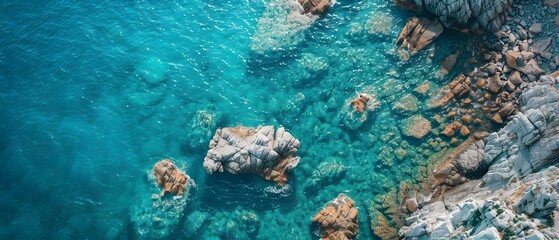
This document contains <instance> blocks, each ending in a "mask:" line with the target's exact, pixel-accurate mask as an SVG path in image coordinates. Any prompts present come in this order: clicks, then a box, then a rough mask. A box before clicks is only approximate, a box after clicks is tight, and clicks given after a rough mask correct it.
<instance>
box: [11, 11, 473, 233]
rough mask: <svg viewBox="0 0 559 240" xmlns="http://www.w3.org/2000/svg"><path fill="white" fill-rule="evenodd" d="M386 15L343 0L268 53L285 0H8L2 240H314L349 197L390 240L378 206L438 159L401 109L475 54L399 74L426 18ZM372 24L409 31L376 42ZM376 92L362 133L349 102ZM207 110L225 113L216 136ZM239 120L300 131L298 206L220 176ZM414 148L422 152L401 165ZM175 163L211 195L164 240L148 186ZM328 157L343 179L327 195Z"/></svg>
mask: <svg viewBox="0 0 559 240" xmlns="http://www.w3.org/2000/svg"><path fill="white" fill-rule="evenodd" d="M274 2H276V3H277V2H281V1H277V0H274ZM387 2H388V1H384V0H375V1H338V3H337V4H336V5H335V6H334V7H333V8H332V9H331V11H330V12H328V13H327V14H326V15H325V16H323V17H322V18H320V19H319V20H317V21H316V22H315V23H314V24H313V25H311V26H310V27H308V28H307V29H304V30H302V31H300V32H298V33H296V34H298V35H297V36H296V37H293V38H288V40H285V41H287V42H284V43H285V46H282V47H281V49H276V50H271V51H265V52H264V53H263V54H261V53H258V52H256V51H254V46H255V44H259V42H258V41H260V40H261V39H259V38H258V37H259V36H262V35H266V34H263V33H262V32H261V29H260V28H259V27H258V26H261V25H262V24H266V23H264V22H262V21H259V19H262V16H263V14H264V15H265V14H266V13H268V14H271V15H270V16H272V17H277V18H281V17H282V15H281V13H278V12H275V10H274V9H276V10H277V8H276V7H270V5H269V4H270V1H268V0H266V1H241V2H239V1H215V0H210V1H184V2H183V1H167V2H165V3H154V2H146V1H124V2H119V1H103V2H83V1H82V2H76V1H64V0H57V1H52V2H40V1H31V2H26V1H4V2H2V3H0V99H1V102H2V105H1V108H0V117H1V119H2V121H0V131H2V134H1V137H0V157H1V160H2V164H3V166H2V167H1V168H0V211H1V212H2V214H1V215H0V238H1V239H70V238H73V239H75V238H78V239H84V238H89V239H137V238H152V237H154V236H158V237H163V238H172V237H174V238H189V239H208V238H222V239H245V238H256V239H271V238H283V239H311V238H316V236H315V234H314V233H313V231H314V229H313V227H312V226H311V221H310V218H311V217H312V216H313V215H314V214H315V213H316V212H318V211H319V210H320V208H321V207H322V206H323V205H324V204H325V203H327V202H328V201H330V200H331V199H333V198H335V197H336V196H337V195H338V194H339V193H341V192H344V193H346V194H347V195H348V196H350V197H351V198H353V199H354V200H355V201H356V203H357V205H358V207H359V209H360V213H359V219H360V226H359V231H360V232H359V238H361V239H368V238H372V237H374V236H373V233H372V232H371V230H370V227H369V216H368V209H369V208H370V207H371V204H374V203H373V202H372V200H373V199H374V198H375V197H376V196H378V195H379V194H382V193H386V192H387V191H388V190H390V189H392V188H395V187H397V186H398V183H399V182H400V181H401V180H405V179H410V178H413V177H414V175H415V174H416V173H417V167H418V166H420V165H422V164H425V161H426V157H427V156H424V155H422V154H415V152H421V151H422V150H420V149H419V148H420V147H421V144H422V142H420V141H417V140H413V139H408V138H406V137H404V136H401V134H400V133H399V129H398V126H399V125H400V123H401V121H402V119H403V117H401V116H397V115H395V114H393V112H392V111H391V108H392V105H393V104H394V102H395V101H397V100H398V99H400V98H401V97H402V96H404V95H406V94H409V93H412V92H413V88H415V87H416V86H417V85H419V84H420V83H422V82H423V81H425V80H429V81H431V82H432V84H433V85H432V87H431V89H435V88H436V87H437V86H441V85H443V84H444V83H445V82H447V81H448V77H447V78H445V79H442V80H438V79H437V78H436V77H435V72H436V71H438V69H439V67H438V66H437V65H438V64H436V63H438V62H440V60H441V59H442V58H443V57H444V56H445V55H447V54H448V53H451V52H454V50H455V49H457V48H462V47H461V45H462V44H463V42H462V41H463V40H462V39H461V38H462V36H459V35H457V34H456V33H452V34H443V35H442V36H441V38H440V39H439V40H438V41H437V43H436V44H435V45H433V47H432V48H436V50H437V54H436V56H435V58H434V59H433V63H430V62H428V61H425V59H426V56H427V54H428V52H429V51H428V50H426V51H424V52H422V53H421V54H419V56H415V57H413V58H412V60H411V61H410V62H407V63H402V62H400V61H399V58H398V56H397V54H396V51H395V47H394V42H395V39H396V37H397V34H398V32H399V30H401V28H402V27H403V25H404V24H405V21H406V19H407V17H409V16H410V15H409V14H410V13H407V12H404V11H402V10H399V9H396V8H394V7H393V6H391V5H390V4H388V3H387ZM280 12H281V11H280ZM372 16H383V17H385V18H388V20H385V21H386V22H388V23H390V24H391V25H392V27H391V28H388V30H387V32H385V34H378V33H373V34H370V33H368V26H369V25H368V23H367V22H368V21H370V20H369V19H370V18H371V17H372ZM390 18H391V19H390ZM280 23H281V22H280ZM390 24H389V25H390ZM277 25H281V24H277V23H276V24H275V25H274V24H271V25H269V26H271V27H272V28H271V29H272V30H273V29H275V28H276V27H275V26H277ZM268 30H269V29H268ZM259 31H260V32H259ZM259 34H260V35H259ZM272 35H274V34H272ZM290 41H292V42H290ZM251 47H252V48H253V49H251ZM365 89H368V91H371V92H374V93H375V94H376V95H377V98H378V99H379V101H380V102H381V107H380V108H379V109H377V110H376V111H375V112H374V114H372V115H370V116H369V119H367V121H366V122H365V124H363V125H362V126H361V127H360V128H358V129H355V128H354V127H351V126H349V125H348V124H347V122H346V120H345V117H344V107H346V104H347V101H348V100H349V99H351V98H353V97H354V96H355V95H356V93H357V92H361V91H363V90H365ZM425 99H426V98H420V102H421V104H422V105H421V106H420V108H421V109H422V110H420V112H427V110H426V107H425V106H424V101H425ZM202 113H208V114H210V115H211V116H213V121H212V123H211V124H209V125H208V126H206V128H202V127H200V126H201V125H200V123H199V121H197V118H198V117H199V116H201V114H202ZM431 113H432V111H430V112H427V114H426V115H430V114H431ZM236 125H245V126H258V125H274V126H284V127H286V128H287V129H288V131H290V132H291V133H292V134H293V135H294V136H295V137H296V138H298V139H299V140H300V141H301V144H302V146H301V150H300V153H299V156H301V163H300V164H299V166H298V167H297V168H296V169H295V171H294V172H293V173H292V175H291V179H290V186H291V187H292V189H291V191H292V192H291V194H284V195H280V194H273V193H270V192H268V191H266V188H267V187H273V183H270V182H265V181H263V180H261V179H260V178H258V177H254V176H231V175H227V174H216V175H212V176H208V175H206V173H205V171H204V169H203V167H202V162H203V157H204V155H205V152H206V150H207V144H208V143H209V140H210V139H211V136H212V135H213V133H214V131H215V128H217V127H228V126H236ZM434 137H435V136H429V137H428V138H434ZM425 141H427V140H425ZM397 148H404V149H406V150H407V151H409V152H414V154H413V155H411V154H408V156H407V157H404V158H403V159H394V158H393V157H392V155H390V154H393V152H394V150H395V149H397ZM383 154H384V155H388V157H384V158H382V160H381V157H379V156H384V155H383ZM412 156H413V157H412ZM161 158H172V159H173V160H174V161H175V163H176V164H177V165H178V166H179V167H180V168H181V169H183V170H184V171H186V173H187V174H188V175H189V176H191V177H192V178H193V180H194V181H195V182H196V183H197V188H196V189H193V190H192V191H191V195H190V197H189V200H188V202H187V203H186V206H185V207H184V209H183V210H181V211H179V212H180V213H179V216H178V217H176V218H175V219H176V221H175V222H172V221H171V222H172V224H170V227H169V226H166V227H164V228H165V229H166V231H162V232H158V231H155V230H153V229H155V227H153V229H152V226H151V225H148V226H147V227H146V226H145V225H142V224H140V223H139V222H141V221H148V222H149V221H150V219H148V220H146V219H140V218H141V217H142V216H144V215H142V214H143V213H142V211H143V210H142V209H149V208H150V207H151V205H152V200H151V195H152V194H153V193H157V192H158V190H157V188H155V186H153V182H151V181H149V179H148V177H147V174H146V173H147V172H148V171H149V169H151V167H152V166H153V165H154V163H155V162H156V161H158V160H159V159H161ZM322 162H326V164H325V165H323V167H324V166H330V164H334V163H335V164H339V165H343V166H344V167H343V168H344V169H345V170H344V174H342V175H341V176H339V177H337V178H333V179H330V180H326V181H319V182H318V183H310V182H311V179H312V176H313V173H314V172H315V171H317V169H319V166H320V163H322ZM315 174H316V173H315ZM247 216H248V218H249V220H247ZM254 219H257V220H254ZM151 220H153V219H151ZM247 221H248V222H247ZM156 225H157V224H156ZM159 227H160V226H159Z"/></svg>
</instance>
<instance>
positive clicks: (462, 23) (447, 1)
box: [393, 0, 513, 33]
mask: <svg viewBox="0 0 559 240" xmlns="http://www.w3.org/2000/svg"><path fill="white" fill-rule="evenodd" d="M393 2H394V3H395V4H396V5H398V6H401V7H402V8H405V9H408V10H414V11H417V12H429V13H432V14H434V15H435V16H437V17H438V19H439V20H440V22H441V23H442V24H443V25H444V26H445V27H447V28H453V29H459V30H470V31H473V32H476V33H481V32H483V31H489V32H495V31H497V30H499V28H500V27H501V25H502V24H503V22H504V21H505V17H506V16H507V15H508V13H509V12H510V8H511V5H512V3H513V0H442V1H441V0H393Z"/></svg>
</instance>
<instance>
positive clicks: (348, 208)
mask: <svg viewBox="0 0 559 240" xmlns="http://www.w3.org/2000/svg"><path fill="white" fill-rule="evenodd" d="M358 213H359V212H358V210H357V208H355V202H354V201H353V200H352V199H351V198H349V197H348V196H346V195H344V194H343V193H341V194H340V195H338V197H337V198H335V199H334V200H332V201H331V202H330V203H328V204H327V205H326V206H325V207H324V208H323V209H322V210H321V211H320V212H318V213H317V214H316V215H315V216H314V217H313V218H312V221H313V222H315V223H317V224H318V225H319V227H320V237H321V239H336V240H337V239H340V240H344V239H353V238H355V236H357V233H358V230H359V229H358V222H357V215H358Z"/></svg>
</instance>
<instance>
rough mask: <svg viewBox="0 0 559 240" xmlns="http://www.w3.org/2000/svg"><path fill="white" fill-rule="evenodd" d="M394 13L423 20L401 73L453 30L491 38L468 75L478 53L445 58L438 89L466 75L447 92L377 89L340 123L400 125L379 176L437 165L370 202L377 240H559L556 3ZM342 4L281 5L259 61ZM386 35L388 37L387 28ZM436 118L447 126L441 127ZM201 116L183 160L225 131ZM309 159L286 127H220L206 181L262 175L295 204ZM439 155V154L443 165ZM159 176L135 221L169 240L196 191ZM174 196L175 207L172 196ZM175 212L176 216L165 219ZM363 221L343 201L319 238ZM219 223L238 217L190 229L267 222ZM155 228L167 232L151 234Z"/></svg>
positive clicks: (242, 214)
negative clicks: (380, 118) (297, 172)
mask: <svg viewBox="0 0 559 240" xmlns="http://www.w3.org/2000/svg"><path fill="white" fill-rule="evenodd" d="M393 2H394V4H396V5H398V6H400V7H403V8H405V9H408V10H413V11H415V12H417V13H418V14H419V15H418V17H412V18H410V19H409V20H408V21H407V23H406V25H405V26H404V27H403V30H402V31H401V33H400V34H399V36H398V39H397V40H396V45H397V50H396V51H394V52H395V53H396V54H394V56H395V57H399V58H400V60H401V61H402V62H406V61H413V58H417V57H418V56H421V54H418V53H419V52H421V51H426V50H427V49H428V46H429V45H430V44H432V43H434V42H436V41H437V38H438V37H439V36H440V35H441V34H442V33H443V31H447V32H448V31H457V30H458V31H461V32H464V33H476V34H479V36H478V35H473V36H474V37H478V38H479V39H480V45H479V48H478V49H477V51H475V52H474V53H473V54H472V56H471V57H468V58H467V60H466V62H463V63H462V62H460V61H459V58H460V57H461V55H463V54H466V53H464V52H466V51H464V50H463V49H460V48H458V49H454V50H453V51H452V52H451V53H450V54H448V53H447V54H446V56H444V58H441V59H443V60H442V62H441V63H440V70H439V71H438V72H437V73H436V75H437V76H436V78H438V79H443V78H444V77H445V76H446V75H447V74H449V73H450V72H451V71H452V70H453V69H454V68H455V65H461V69H464V70H463V72H461V73H459V74H458V75H457V76H456V77H454V78H453V79H452V80H451V81H450V83H448V84H447V85H445V86H443V87H442V88H438V89H437V88H433V89H431V84H432V83H433V82H430V81H428V80H425V81H424V82H423V83H421V82H419V83H421V84H418V85H412V86H413V88H411V89H414V90H413V93H407V94H405V95H403V96H402V97H401V98H399V99H395V100H393V101H386V97H385V96H379V95H382V94H387V95H390V93H379V91H376V90H373V89H372V88H371V89H367V88H363V89H361V91H359V92H358V93H357V96H355V95H353V97H351V98H348V99H346V101H345V103H344V105H343V107H342V108H341V110H340V112H339V116H338V118H339V122H340V125H342V126H343V127H344V128H345V129H348V131H360V130H362V129H363V126H367V124H370V123H371V122H372V121H371V119H374V117H375V116H374V115H375V114H377V113H378V112H377V109H379V108H380V107H381V103H382V104H389V110H388V112H389V113H390V114H393V115H395V116H398V117H399V118H401V119H400V120H399V123H401V125H399V126H396V125H391V126H393V127H394V128H392V129H388V127H387V128H386V129H384V130H385V132H390V134H392V135H389V134H377V135H380V137H376V138H374V136H372V135H374V134H371V135H370V136H369V137H371V139H368V140H369V141H371V142H374V141H376V140H380V141H382V142H384V143H387V144H386V146H383V147H380V148H379V149H378V150H375V151H377V152H375V154H377V155H378V160H379V162H380V163H376V164H377V166H375V170H379V171H382V170H380V169H383V168H387V169H388V168H390V170H387V171H398V170H393V169H392V168H396V167H395V165H394V164H395V163H394V162H396V161H399V162H403V161H404V159H408V160H410V161H419V160H417V159H423V158H424V157H429V162H428V164H429V166H428V167H425V168H422V169H420V174H418V176H419V177H418V179H410V180H408V181H405V182H401V183H400V185H399V188H392V189H390V190H386V189H384V190H386V191H390V192H389V193H388V194H385V195H382V196H380V197H378V198H377V199H375V200H374V201H373V202H372V203H370V205H369V206H370V209H369V210H370V211H369V212H368V214H369V217H370V222H371V229H372V231H373V232H374V234H375V235H376V236H378V237H380V238H382V239H398V238H400V239H424V238H429V239H450V238H457V239H465V238H472V239H509V238H511V237H513V236H514V237H523V238H526V239H557V238H559V229H558V228H557V227H556V226H555V223H554V221H555V219H557V218H559V208H558V199H559V175H558V174H559V169H558V168H556V167H555V165H557V163H559V105H558V101H559V90H558V88H559V71H557V70H559V69H558V66H559V56H558V53H559V46H558V45H559V44H558V42H557V38H559V35H558V34H559V33H558V31H556V30H553V29H557V28H558V27H559V19H558V18H557V17H554V16H553V15H554V14H556V13H557V7H559V4H557V3H556V2H557V1H554V0H545V1H543V2H544V3H545V5H542V4H544V3H534V2H531V3H530V2H527V1H525V2H520V3H519V2H517V3H513V0H500V1H489V0H487V1H486V0H479V1H466V0H457V1H456V0H455V1H450V0H449V1H430V0H424V1H418V0H393ZM333 3H334V2H333V1H329V0H323V1H313V0H310V1H305V0H300V1H297V2H295V1H288V2H287V4H288V5H289V6H288V7H287V8H285V6H279V8H281V10H282V11H279V10H278V9H276V8H277V7H278V5H276V4H277V2H272V4H270V6H268V9H267V12H266V13H265V14H264V16H263V17H262V18H261V20H260V21H259V23H258V26H257V30H258V31H257V34H256V36H257V37H258V38H254V39H253V41H254V42H253V46H252V50H253V51H254V52H256V53H259V54H263V53H265V52H267V51H272V50H277V49H282V48H289V46H290V45H291V44H296V42H297V41H293V42H289V41H284V39H283V38H284V37H286V36H288V38H290V39H291V38H293V39H295V40H297V39H298V37H297V35H298V34H300V32H301V31H302V30H304V29H305V28H307V27H308V26H309V25H310V24H312V23H313V22H314V21H316V20H317V19H318V17H319V16H320V15H321V14H323V13H325V12H326V11H327V10H328V9H329V8H330V7H331V6H332V4H333ZM286 9H287V10H286ZM534 9H536V10H537V11H536V10H534ZM284 10H286V11H285V12H284ZM541 11H544V12H546V13H550V14H549V15H547V16H542V14H538V13H541ZM276 15H280V16H284V15H285V16H289V17H287V18H286V19H288V23H287V24H292V25H295V26H296V27H295V28H294V30H293V31H289V32H283V33H281V34H278V33H273V32H269V31H268V30H269V29H268V28H271V29H274V28H276V27H277V26H276V24H284V25H285V24H286V23H276V22H273V23H271V21H269V20H270V19H269V18H273V17H277V16H276ZM388 22H391V21H388ZM375 24H376V27H378V28H379V32H382V31H383V29H384V28H383V27H384V25H385V24H386V21H379V22H376V23H375ZM375 24H373V25H375ZM259 34H261V35H259ZM270 36H274V37H278V36H279V39H272V38H270ZM264 40H266V41H264ZM429 51H431V52H432V53H430V54H429V55H435V54H437V53H436V51H435V50H433V49H430V50H429ZM429 60H432V57H431V56H430V57H429ZM324 68H327V67H324ZM319 70H321V71H322V70H323V69H322V68H320V69H319ZM324 71H326V70H324ZM396 74H397V73H394V75H396ZM406 87H407V86H406ZM383 97H385V99H383ZM420 99H421V100H420ZM383 100H384V101H383ZM421 101H424V102H425V103H426V104H422V102H421ZM383 106H385V105H383ZM431 112H435V113H436V114H432V116H429V113H431ZM197 115H198V117H197V118H196V119H195V121H193V124H192V125H193V126H194V128H197V129H198V130H200V129H201V130H200V132H199V133H198V135H199V136H198V137H195V138H194V141H193V137H187V139H185V142H189V145H188V146H186V147H184V148H187V149H196V150H199V149H201V147H200V145H201V144H202V142H204V139H205V138H209V137H210V134H211V131H210V129H214V128H217V125H216V123H215V121H216V120H215V119H217V118H219V117H218V116H217V115H215V114H212V113H210V112H205V111H202V112H199V113H197ZM395 132H397V134H398V136H397V137H395V136H394V134H395ZM399 133H401V135H400V134H399ZM375 134H376V133H375ZM402 136H403V137H402ZM404 137H408V138H409V139H411V141H414V140H417V141H424V142H423V144H422V145H421V147H422V148H419V147H418V148H417V149H416V148H414V147H413V146H412V147H410V145H409V144H408V143H407V142H406V140H403V138H404ZM431 137H432V138H431ZM404 142H405V144H404ZM449 146H452V148H449ZM300 147H301V143H300V142H299V140H298V139H296V138H295V137H294V136H292V135H291V133H289V132H287V131H286V130H285V129H284V128H283V127H279V128H277V129H276V128H275V127H274V126H259V127H254V128H252V127H243V126H237V127H230V128H219V129H217V130H216V131H215V135H214V136H213V138H212V139H211V141H210V144H209V150H208V151H207V153H206V156H205V158H204V163H203V166H204V168H205V170H206V173H207V174H208V175H211V174H214V173H219V172H228V173H231V174H244V173H249V174H255V175H258V176H260V177H262V178H264V179H265V180H270V181H273V182H275V183H276V184H277V186H274V187H271V189H272V190H270V191H268V192H274V193H284V192H285V194H286V195H289V194H291V191H292V190H291V185H289V184H288V178H289V175H290V173H291V172H292V171H293V170H294V168H295V167H297V165H298V164H299V161H300V158H299V157H298V156H297V153H298V151H299V149H300ZM371 149H372V148H371ZM430 150H434V151H435V152H439V153H438V154H431V152H430ZM370 151H373V150H370ZM408 157H409V158H408ZM412 159H413V160H412ZM368 164H371V163H368ZM418 165H419V164H418ZM420 166H421V165H420ZM351 167H352V166H345V165H343V164H342V163H341V161H338V160H337V158H332V159H329V160H324V161H323V162H321V163H320V164H319V165H318V166H316V168H313V169H312V170H313V171H311V172H312V174H311V176H308V178H307V179H305V181H304V187H303V188H304V189H305V192H306V193H308V194H310V195H312V194H314V193H317V192H319V191H321V190H322V189H323V185H335V184H336V183H337V182H339V181H340V180H341V179H343V178H344V177H345V176H346V172H348V171H350V170H349V169H351ZM153 171H154V172H153V175H154V176H155V182H156V183H157V185H158V186H160V187H162V188H163V190H162V191H161V193H160V195H157V194H154V195H152V199H151V200H152V202H145V203H142V205H141V206H139V207H135V208H134V207H133V208H132V212H133V215H134V216H136V217H135V218H136V219H139V220H138V221H136V222H135V223H134V224H135V225H136V227H137V228H138V229H141V230H145V232H146V233H150V234H151V235H153V236H162V237H165V236H167V235H168V234H169V232H170V231H171V229H172V228H173V227H174V226H175V225H177V224H178V223H179V222H180V219H183V211H184V208H185V207H186V202H187V199H188V189H189V188H190V187H191V186H195V185H194V183H193V182H191V181H189V179H190V178H189V176H187V175H186V174H184V173H183V172H181V171H180V170H179V169H178V168H177V167H176V166H175V165H174V164H173V163H172V162H171V161H169V160H163V161H161V162H159V163H158V164H156V166H155V167H154V168H153ZM392 173H393V172H392ZM371 179H374V177H373V176H372V177H371ZM291 181H293V180H291ZM356 184H357V183H356ZM276 187H277V188H276ZM183 191H184V193H185V194H184V196H183ZM371 191H372V190H371ZM378 192H381V191H378ZM167 193H169V194H170V195H177V196H176V197H171V198H169V197H165V195H166V194H167ZM337 193H339V192H337ZM337 193H336V194H337ZM351 194H352V193H349V191H348V195H351ZM352 197H353V196H352ZM329 199H331V198H329ZM354 199H356V200H359V199H357V198H354ZM150 204H152V205H150ZM146 209H147V210H146ZM169 209H171V210H172V211H174V214H171V215H165V214H164V213H165V211H171V210H169ZM360 210H361V211H363V209H359V208H358V207H357V206H356V203H355V202H354V200H352V199H351V198H350V197H349V196H346V195H344V194H342V193H340V195H339V196H338V197H337V198H335V199H333V200H332V201H330V202H329V203H327V204H326V205H325V206H324V208H323V209H321V210H320V211H318V209H317V211H318V212H317V213H316V215H314V217H312V218H311V220H312V222H314V223H315V224H317V225H318V230H317V231H316V232H315V234H316V235H317V236H319V237H321V238H322V239H353V238H355V237H357V236H358V232H359V231H358V228H359V226H363V225H362V224H361V225H360V224H359V223H358V221H359V220H358V215H359V214H358V213H359V211H360ZM220 214H223V215H228V214H229V215H230V216H220V217H216V218H214V219H212V217H211V214H210V213H208V212H203V211H198V210H196V211H194V212H192V213H191V214H190V215H188V217H187V222H193V223H196V224H192V226H190V225H189V228H192V229H190V230H189V231H190V232H191V234H192V236H194V235H196V234H200V232H202V230H201V229H203V228H204V226H206V225H211V226H218V225H220V226H221V225H225V224H223V222H220V219H224V221H225V222H226V223H227V227H228V228H227V229H226V230H223V229H217V230H215V233H212V234H214V235H216V236H218V235H220V234H221V232H228V233H229V234H230V236H237V237H238V236H243V238H251V237H253V235H254V234H256V233H257V232H258V229H259V227H260V222H259V221H260V217H259V216H258V215H257V214H256V213H254V212H253V211H251V210H246V209H244V208H242V207H238V208H236V209H235V210H234V211H233V212H230V213H220ZM362 214H363V212H362ZM361 216H362V215H361ZM308 217H311V216H308ZM558 220H559V219H558ZM367 221H369V219H367ZM230 225H231V226H232V227H229V226H230ZM154 226H157V229H156V230H150V229H151V228H153V227H154ZM237 226H239V227H238V228H234V227H237ZM232 229H236V230H232ZM140 232H141V231H140ZM361 234H363V233H361ZM220 236H221V235H220Z"/></svg>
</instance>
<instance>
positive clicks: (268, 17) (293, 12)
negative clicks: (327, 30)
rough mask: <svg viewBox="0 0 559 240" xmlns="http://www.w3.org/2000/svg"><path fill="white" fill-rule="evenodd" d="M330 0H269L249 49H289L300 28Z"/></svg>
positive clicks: (300, 30) (320, 13)
mask: <svg viewBox="0 0 559 240" xmlns="http://www.w3.org/2000/svg"><path fill="white" fill-rule="evenodd" d="M332 4H333V1H331V0H298V1H295V0H287V1H285V0H273V1H271V2H270V3H269V5H268V7H267V8H266V10H265V11H264V13H263V15H262V17H261V18H260V19H259V20H258V24H257V25H256V32H255V33H254V35H253V36H252V38H251V50H252V51H254V52H256V53H259V54H263V53H266V52H268V51H275V50H281V49H289V48H291V47H293V46H295V45H297V44H298V43H299V42H301V41H302V40H303V38H304V36H303V34H302V32H303V30H305V29H307V28H308V27H309V26H310V25H311V24H312V23H314V22H315V21H316V20H317V19H318V18H319V17H320V15H322V14H324V13H325V12H326V11H328V9H330V7H331V6H332Z"/></svg>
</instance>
